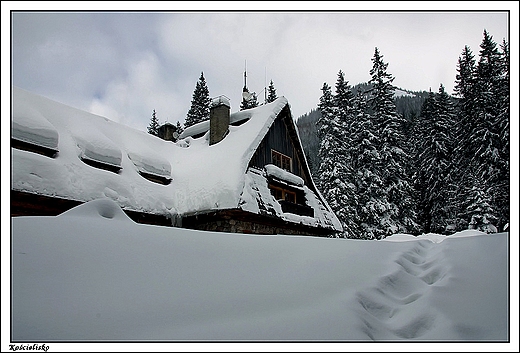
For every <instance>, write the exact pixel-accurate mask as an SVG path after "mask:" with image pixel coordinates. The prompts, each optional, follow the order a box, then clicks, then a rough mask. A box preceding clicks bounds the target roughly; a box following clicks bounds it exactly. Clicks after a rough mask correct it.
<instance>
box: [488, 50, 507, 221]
mask: <svg viewBox="0 0 520 353" xmlns="http://www.w3.org/2000/svg"><path fill="white" fill-rule="evenodd" d="M500 49H501V53H500V55H501V61H500V65H501V70H500V71H501V79H500V81H499V88H498V89H497V94H498V97H499V99H498V104H499V106H498V108H497V123H496V129H497V133H498V135H499V141H500V142H501V145H500V146H499V149H500V159H499V163H498V169H499V172H498V174H497V176H498V178H497V180H495V181H494V186H493V189H492V193H493V195H494V196H495V204H496V208H497V210H499V212H498V220H497V225H498V227H499V229H500V230H502V229H504V226H506V225H507V224H508V223H509V215H510V210H509V202H510V200H509V195H510V185H509V183H510V179H509V178H510V174H509V165H510V164H509V160H510V153H509V149H510V144H509V139H510V137H509V119H510V107H509V106H510V93H509V82H510V80H509V44H508V43H507V42H506V41H505V40H504V41H503V42H502V44H501V46H500Z"/></svg>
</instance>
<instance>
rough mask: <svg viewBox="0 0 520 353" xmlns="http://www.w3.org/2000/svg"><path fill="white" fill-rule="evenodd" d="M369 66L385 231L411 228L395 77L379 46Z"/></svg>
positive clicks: (412, 217) (410, 199)
mask: <svg viewBox="0 0 520 353" xmlns="http://www.w3.org/2000/svg"><path fill="white" fill-rule="evenodd" d="M372 62H373V67H372V69H371V70H370V75H371V79H370V81H369V84H371V85H372V88H371V89H370V90H369V98H368V105H369V108H370V111H371V112H372V115H373V119H374V122H375V129H376V131H377V132H376V136H377V139H378V142H379V145H378V146H377V150H378V153H379V157H380V163H381V164H380V166H379V170H380V173H381V180H382V181H383V187H384V189H385V195H386V200H384V199H383V200H381V203H382V204H384V205H385V206H384V207H383V209H384V214H383V215H382V219H384V220H385V222H386V224H385V225H384V227H385V228H386V229H385V232H386V235H391V234H393V233H396V232H401V231H402V232H413V231H414V230H415V229H416V227H417V224H416V223H415V212H414V211H413V189H412V187H411V185H410V182H409V180H408V175H407V172H408V166H407V161H408V160H409V156H408V154H407V153H406V151H405V150H404V149H403V145H404V135H403V125H404V119H403V118H402V117H401V116H399V114H398V113H397V110H396V106H395V102H394V99H393V94H394V90H395V88H394V86H393V85H392V82H393V80H394V78H393V77H392V75H391V74H390V73H388V72H387V67H388V64H387V63H385V62H384V61H383V56H382V55H380V53H379V50H378V48H375V52H374V57H373V58H372Z"/></svg>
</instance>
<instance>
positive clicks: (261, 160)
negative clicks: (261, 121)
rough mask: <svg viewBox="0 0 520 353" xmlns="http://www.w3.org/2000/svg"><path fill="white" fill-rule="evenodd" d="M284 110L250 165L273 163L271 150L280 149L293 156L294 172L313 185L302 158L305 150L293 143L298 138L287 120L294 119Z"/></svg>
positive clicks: (306, 183)
mask: <svg viewBox="0 0 520 353" xmlns="http://www.w3.org/2000/svg"><path fill="white" fill-rule="evenodd" d="M286 114H287V113H286V112H285V110H283V111H282V112H281V113H280V114H279V115H278V117H277V118H276V120H275V121H274V122H273V125H271V128H270V129H269V131H268V132H267V134H266V135H265V137H264V139H263V140H262V142H261V143H260V145H259V146H258V148H257V150H256V152H255V154H254V155H253V157H252V158H251V161H250V162H249V166H251V167H257V168H263V167H264V166H265V165H266V164H273V161H272V155H271V150H275V151H278V152H280V153H283V154H285V155H286V156H289V157H291V159H292V169H293V170H292V173H293V174H295V175H298V176H299V177H301V178H302V179H303V180H304V181H305V185H307V186H311V185H312V184H311V182H310V180H309V178H310V174H309V173H306V172H305V162H304V161H303V160H302V154H303V151H301V152H300V153H298V149H297V148H296V147H295V145H294V143H293V138H297V137H296V135H295V132H294V131H293V132H291V131H290V130H291V129H290V127H288V126H287V125H288V124H287V123H286V120H287V119H292V118H291V117H290V116H287V115H286Z"/></svg>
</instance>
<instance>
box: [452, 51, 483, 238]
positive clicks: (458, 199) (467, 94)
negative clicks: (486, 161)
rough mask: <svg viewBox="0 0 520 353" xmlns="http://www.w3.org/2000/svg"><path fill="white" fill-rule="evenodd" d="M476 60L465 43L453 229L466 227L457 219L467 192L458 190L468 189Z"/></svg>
mask: <svg viewBox="0 0 520 353" xmlns="http://www.w3.org/2000/svg"><path fill="white" fill-rule="evenodd" d="M476 71H477V69H476V64H475V57H474V55H473V53H472V51H471V49H470V48H469V47H468V46H465V47H464V49H463V51H462V54H461V56H460V57H459V60H458V63H457V75H456V80H455V87H454V92H455V96H457V97H458V101H457V108H458V109H457V110H458V119H457V120H458V123H457V124H455V136H456V137H455V139H454V158H453V159H454V160H455V161H457V164H456V165H454V169H453V170H452V172H451V179H452V180H453V181H454V183H453V185H452V188H451V190H450V201H449V202H450V204H452V205H453V206H454V209H453V213H452V214H451V216H450V217H451V219H452V223H453V225H455V227H456V228H455V229H456V230H463V229H465V227H467V223H468V222H467V221H465V220H463V219H460V218H459V217H460V215H461V214H462V210H463V208H464V204H465V202H466V195H465V194H464V193H461V192H460V191H461V190H468V189H470V187H469V186H467V185H466V183H467V182H468V181H469V179H468V178H467V175H468V173H469V172H470V171H471V169H472V166H471V159H472V157H473V155H472V153H473V151H472V148H473V147H472V141H471V131H472V124H473V122H474V119H473V116H474V115H475V111H476V107H475V101H476V98H475V89H474V87H475V83H476Z"/></svg>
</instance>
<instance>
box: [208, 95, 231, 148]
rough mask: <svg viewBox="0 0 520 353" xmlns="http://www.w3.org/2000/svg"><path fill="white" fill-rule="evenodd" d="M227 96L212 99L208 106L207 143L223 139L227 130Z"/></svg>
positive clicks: (228, 105)
mask: <svg viewBox="0 0 520 353" xmlns="http://www.w3.org/2000/svg"><path fill="white" fill-rule="evenodd" d="M230 109H231V105H230V104H229V98H228V97H226V96H224V95H222V96H218V97H215V98H213V99H212V101H211V104H210V106H209V145H210V146H211V145H214V144H216V143H218V142H220V141H222V140H223V139H224V137H226V135H227V133H228V131H229V111H230Z"/></svg>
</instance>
